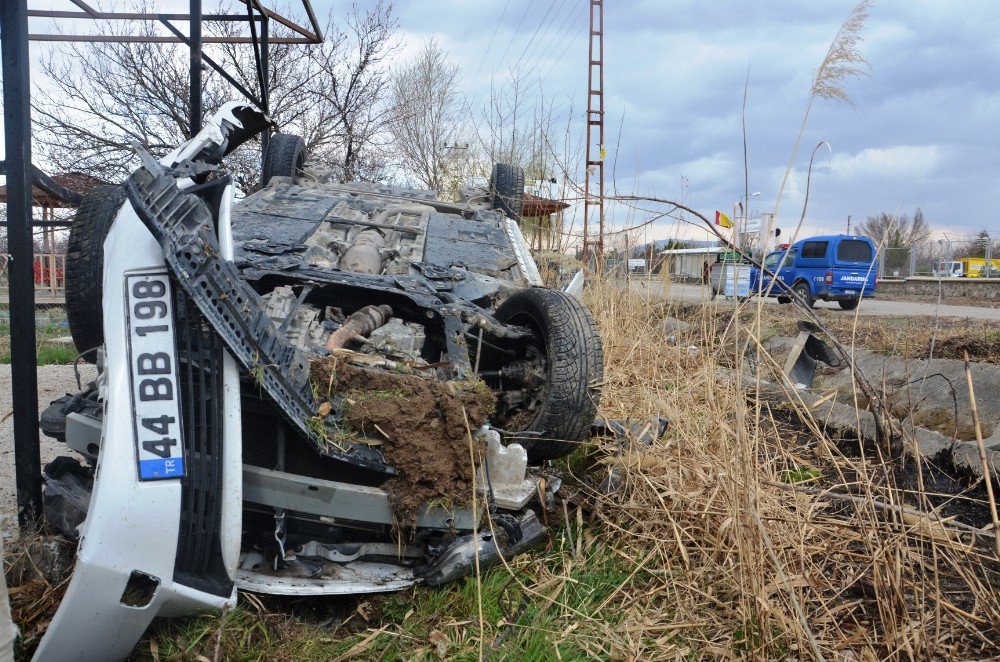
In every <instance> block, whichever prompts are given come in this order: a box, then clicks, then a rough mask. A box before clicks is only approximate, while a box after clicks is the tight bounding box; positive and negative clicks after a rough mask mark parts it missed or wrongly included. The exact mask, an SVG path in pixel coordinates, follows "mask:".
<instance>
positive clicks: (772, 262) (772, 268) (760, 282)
mask: <svg viewBox="0 0 1000 662" xmlns="http://www.w3.org/2000/svg"><path fill="white" fill-rule="evenodd" d="M781 255H782V253H781V251H778V252H775V253H770V254H768V256H767V257H765V258H764V262H763V263H762V264H763V265H764V269H767V271H769V272H771V273H772V274H774V273H777V272H778V265H779V264H780V263H781ZM753 275H754V276H755V277H756V278H755V279H754V282H753V283H751V284H750V287H751V289H753V290H757V289H758V288H760V291H761V292H767V290H768V288H770V287H771V280H772V279H771V276H769V275H768V274H767V273H765V272H764V271H763V270H759V269H754V270H753ZM772 289H773V288H772Z"/></svg>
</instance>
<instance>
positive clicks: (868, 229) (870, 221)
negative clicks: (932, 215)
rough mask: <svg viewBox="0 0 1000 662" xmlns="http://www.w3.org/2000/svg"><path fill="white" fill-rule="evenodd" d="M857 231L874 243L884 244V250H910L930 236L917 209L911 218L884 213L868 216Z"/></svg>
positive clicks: (928, 229)
mask: <svg viewBox="0 0 1000 662" xmlns="http://www.w3.org/2000/svg"><path fill="white" fill-rule="evenodd" d="M858 230H859V231H860V233H861V234H863V235H865V236H867V237H871V238H872V240H873V241H874V242H875V243H880V242H884V243H883V245H884V246H885V247H886V248H911V247H913V246H914V245H916V244H922V243H924V242H925V241H927V240H928V239H929V238H930V236H931V227H930V225H928V223H927V220H926V219H925V218H924V212H923V210H921V209H920V208H919V207H918V208H917V210H916V211H915V212H914V213H913V218H910V217H909V216H907V215H906V214H903V215H900V216H896V215H894V214H887V213H885V212H882V213H881V214H877V215H875V216H869V217H868V218H867V219H865V220H864V222H863V223H861V225H860V226H859V227H858Z"/></svg>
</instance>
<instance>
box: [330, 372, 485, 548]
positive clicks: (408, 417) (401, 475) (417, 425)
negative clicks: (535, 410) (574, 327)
mask: <svg viewBox="0 0 1000 662" xmlns="http://www.w3.org/2000/svg"><path fill="white" fill-rule="evenodd" d="M311 372H312V381H313V384H314V385H315V386H316V388H317V390H318V391H319V394H320V396H321V397H326V398H327V399H328V400H329V401H332V402H339V403H340V409H341V411H342V415H343V420H344V423H345V424H346V427H347V428H348V429H349V430H350V432H351V433H352V434H355V435H357V436H359V437H361V438H362V439H365V440H368V442H369V443H377V444H379V448H380V449H381V450H382V452H383V455H384V456H385V460H386V462H387V463H389V464H390V465H391V466H393V467H394V468H395V469H396V471H397V476H395V477H394V478H392V479H390V480H389V481H387V482H386V484H385V485H383V486H382V487H383V489H385V491H386V492H387V493H388V494H389V502H390V504H391V505H392V508H393V513H394V514H395V516H396V519H397V522H398V524H399V527H400V530H401V531H409V530H412V528H413V525H414V523H415V522H416V518H417V515H418V514H419V512H420V509H421V508H422V507H423V505H424V504H427V503H430V504H435V505H442V506H448V505H457V504H460V503H467V502H468V501H469V500H470V499H471V496H472V489H473V482H472V477H473V464H472V459H471V457H470V452H469V451H470V449H469V445H470V441H469V431H470V430H471V431H473V432H475V430H477V429H478V428H479V427H480V426H482V424H483V423H485V422H486V420H487V418H488V417H489V415H490V414H491V413H492V412H493V409H494V406H495V405H496V397H495V396H494V395H493V394H492V393H491V392H490V390H489V389H488V388H487V387H486V385H485V384H484V383H483V382H482V381H479V380H474V381H473V380H470V381H440V380H437V379H431V378H425V377H422V376H420V375H419V374H408V373H397V372H389V371H386V370H381V369H371V368H366V367H362V366H357V365H353V364H351V363H349V362H347V361H345V360H344V359H343V358H341V357H336V356H334V357H327V358H324V359H317V360H314V361H313V362H312V368H311ZM466 417H468V427H467V426H466ZM471 443H472V451H473V453H474V455H475V457H476V463H477V464H478V462H479V458H480V457H481V456H482V453H483V451H484V449H485V444H483V442H482V441H481V440H479V439H476V438H473V440H472V442H471Z"/></svg>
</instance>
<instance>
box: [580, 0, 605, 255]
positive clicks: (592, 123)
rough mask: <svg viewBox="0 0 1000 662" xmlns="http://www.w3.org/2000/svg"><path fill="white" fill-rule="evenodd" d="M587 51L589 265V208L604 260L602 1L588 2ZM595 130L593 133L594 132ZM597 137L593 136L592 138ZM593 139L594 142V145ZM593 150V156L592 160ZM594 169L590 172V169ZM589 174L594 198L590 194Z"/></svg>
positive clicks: (586, 231) (586, 248) (586, 224)
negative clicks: (594, 180)
mask: <svg viewBox="0 0 1000 662" xmlns="http://www.w3.org/2000/svg"><path fill="white" fill-rule="evenodd" d="M589 42H590V44H589V45H590V48H589V53H588V56H587V60H588V65H587V172H586V178H585V179H584V184H583V263H584V264H585V265H589V264H590V262H589V258H590V247H591V243H592V241H591V239H590V219H591V215H592V214H591V209H596V212H597V222H598V228H599V230H598V235H597V242H596V244H597V259H598V261H601V260H603V258H604V2H603V0H590V39H589ZM595 128H596V130H595ZM595 134H596V136H595ZM595 137H596V143H595ZM595 150H596V157H597V158H595ZM591 169H593V170H591ZM591 174H594V175H596V178H597V196H596V198H595V197H594V196H592V195H591V183H590V178H591Z"/></svg>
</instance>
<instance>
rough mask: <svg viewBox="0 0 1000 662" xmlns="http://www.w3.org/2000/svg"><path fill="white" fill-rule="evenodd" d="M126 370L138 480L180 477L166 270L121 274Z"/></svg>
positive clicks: (181, 463)
mask: <svg viewBox="0 0 1000 662" xmlns="http://www.w3.org/2000/svg"><path fill="white" fill-rule="evenodd" d="M125 302H126V318H127V320H128V355H129V372H130V375H131V379H132V414H133V428H134V433H135V449H136V456H137V458H138V465H139V466H138V469H139V480H164V479H168V478H180V477H181V476H183V475H184V451H183V444H182V443H181V416H180V407H179V405H178V402H179V400H180V392H179V391H178V388H177V354H176V352H175V351H174V343H175V341H174V315H173V305H172V300H171V296H170V279H169V277H168V276H167V274H166V272H165V271H151V272H141V273H130V274H127V275H126V276H125Z"/></svg>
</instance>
